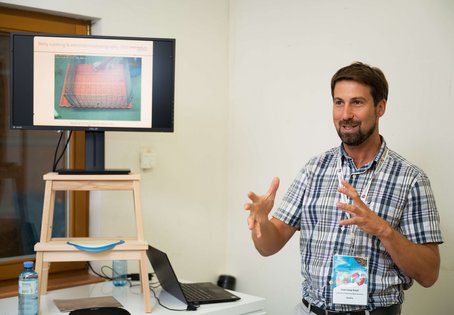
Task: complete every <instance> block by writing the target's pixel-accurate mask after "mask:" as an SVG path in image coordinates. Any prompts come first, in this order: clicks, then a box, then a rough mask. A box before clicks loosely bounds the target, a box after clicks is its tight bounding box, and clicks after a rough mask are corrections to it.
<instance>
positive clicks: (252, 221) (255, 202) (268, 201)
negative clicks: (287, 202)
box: [244, 177, 279, 237]
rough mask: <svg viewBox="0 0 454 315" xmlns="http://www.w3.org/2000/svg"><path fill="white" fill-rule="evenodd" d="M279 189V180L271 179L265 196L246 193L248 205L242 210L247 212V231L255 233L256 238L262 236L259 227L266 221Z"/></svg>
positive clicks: (276, 178)
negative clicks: (248, 200)
mask: <svg viewBox="0 0 454 315" xmlns="http://www.w3.org/2000/svg"><path fill="white" fill-rule="evenodd" d="M278 188H279V178H278V177H275V178H273V180H272V182H271V185H270V187H269V188H268V191H267V192H266V194H264V195H262V196H259V195H256V194H255V193H253V192H249V193H248V198H249V199H250V200H251V202H250V203H246V204H245V205H244V209H245V210H247V211H249V217H248V219H247V222H248V227H249V230H251V231H255V234H256V236H257V237H260V236H261V235H262V233H261V230H260V225H261V224H262V223H264V222H266V221H268V214H269V213H270V211H271V209H272V208H273V205H274V198H275V197H276V192H277V189H278Z"/></svg>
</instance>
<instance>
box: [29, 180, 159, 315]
mask: <svg viewBox="0 0 454 315" xmlns="http://www.w3.org/2000/svg"><path fill="white" fill-rule="evenodd" d="M43 178H44V180H45V182H46V185H45V191H44V204H43V217H42V223H41V238H40V241H39V242H38V243H36V244H35V251H36V272H37V273H38V277H39V278H38V295H39V296H40V295H41V294H46V293H47V280H48V273H49V266H50V263H51V262H62V261H95V260H138V261H139V265H140V272H139V273H140V281H141V286H142V293H143V300H144V308H145V312H147V313H150V312H151V302H150V288H149V283H148V258H147V249H148V243H147V242H145V240H144V236H143V223H142V211H141V206H140V175H137V174H131V175H59V174H57V173H47V174H45V175H44V177H43ZM60 190H62V191H77V190H79V191H92V190H131V191H132V192H133V199H134V214H135V222H136V232H137V233H136V236H135V237H127V238H123V237H120V238H119V239H121V240H124V241H125V242H124V243H123V244H120V245H116V246H115V247H113V248H112V249H109V250H104V251H98V252H95V251H85V250H79V249H77V248H76V247H74V246H72V245H69V244H67V242H68V241H71V242H75V243H77V242H80V241H83V242H93V243H99V242H103V241H106V240H111V239H112V237H109V238H106V237H85V238H52V225H53V217H54V206H55V192H56V191H60ZM115 238H118V237H117V236H116V237H115Z"/></svg>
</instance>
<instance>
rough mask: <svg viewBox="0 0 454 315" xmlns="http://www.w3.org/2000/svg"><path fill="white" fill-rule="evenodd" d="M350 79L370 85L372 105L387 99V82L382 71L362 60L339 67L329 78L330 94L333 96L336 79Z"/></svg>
mask: <svg viewBox="0 0 454 315" xmlns="http://www.w3.org/2000/svg"><path fill="white" fill-rule="evenodd" d="M342 80H351V81H355V82H359V83H362V84H364V85H367V86H368V87H370V93H371V94H372V97H373V99H374V105H375V106H377V104H378V103H379V102H380V101H382V100H385V101H386V100H388V82H387V81H386V78H385V75H384V74H383V72H382V71H381V70H380V69H379V68H376V67H371V66H369V65H367V64H364V63H362V62H354V63H352V64H351V65H349V66H346V67H343V68H341V69H339V70H338V71H337V72H336V73H335V74H334V76H333V78H332V79H331V96H332V97H334V87H335V86H336V83H337V82H338V81H342Z"/></svg>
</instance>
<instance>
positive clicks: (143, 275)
mask: <svg viewBox="0 0 454 315" xmlns="http://www.w3.org/2000/svg"><path fill="white" fill-rule="evenodd" d="M140 256H141V258H140V262H139V264H140V283H141V285H142V295H143V302H144V308H145V312H146V313H151V301H150V286H149V283H148V268H147V267H148V264H147V263H148V258H147V254H146V252H145V251H142V253H141V254H140Z"/></svg>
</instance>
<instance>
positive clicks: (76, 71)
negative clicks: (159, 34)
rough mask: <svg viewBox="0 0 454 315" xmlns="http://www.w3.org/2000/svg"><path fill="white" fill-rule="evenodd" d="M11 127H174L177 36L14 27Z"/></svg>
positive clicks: (170, 129) (160, 129)
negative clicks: (87, 33) (65, 32)
mask: <svg viewBox="0 0 454 315" xmlns="http://www.w3.org/2000/svg"><path fill="white" fill-rule="evenodd" d="M11 49H12V53H11V56H12V62H11V65H12V69H11V110H10V127H11V128H12V129H51V130H52V129H55V130H85V131H145V132H173V128H174V119H173V115H174V82H175V40H174V39H162V38H142V37H118V36H116V37H114V36H77V35H76V36H75V35H54V34H41V33H12V34H11Z"/></svg>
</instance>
